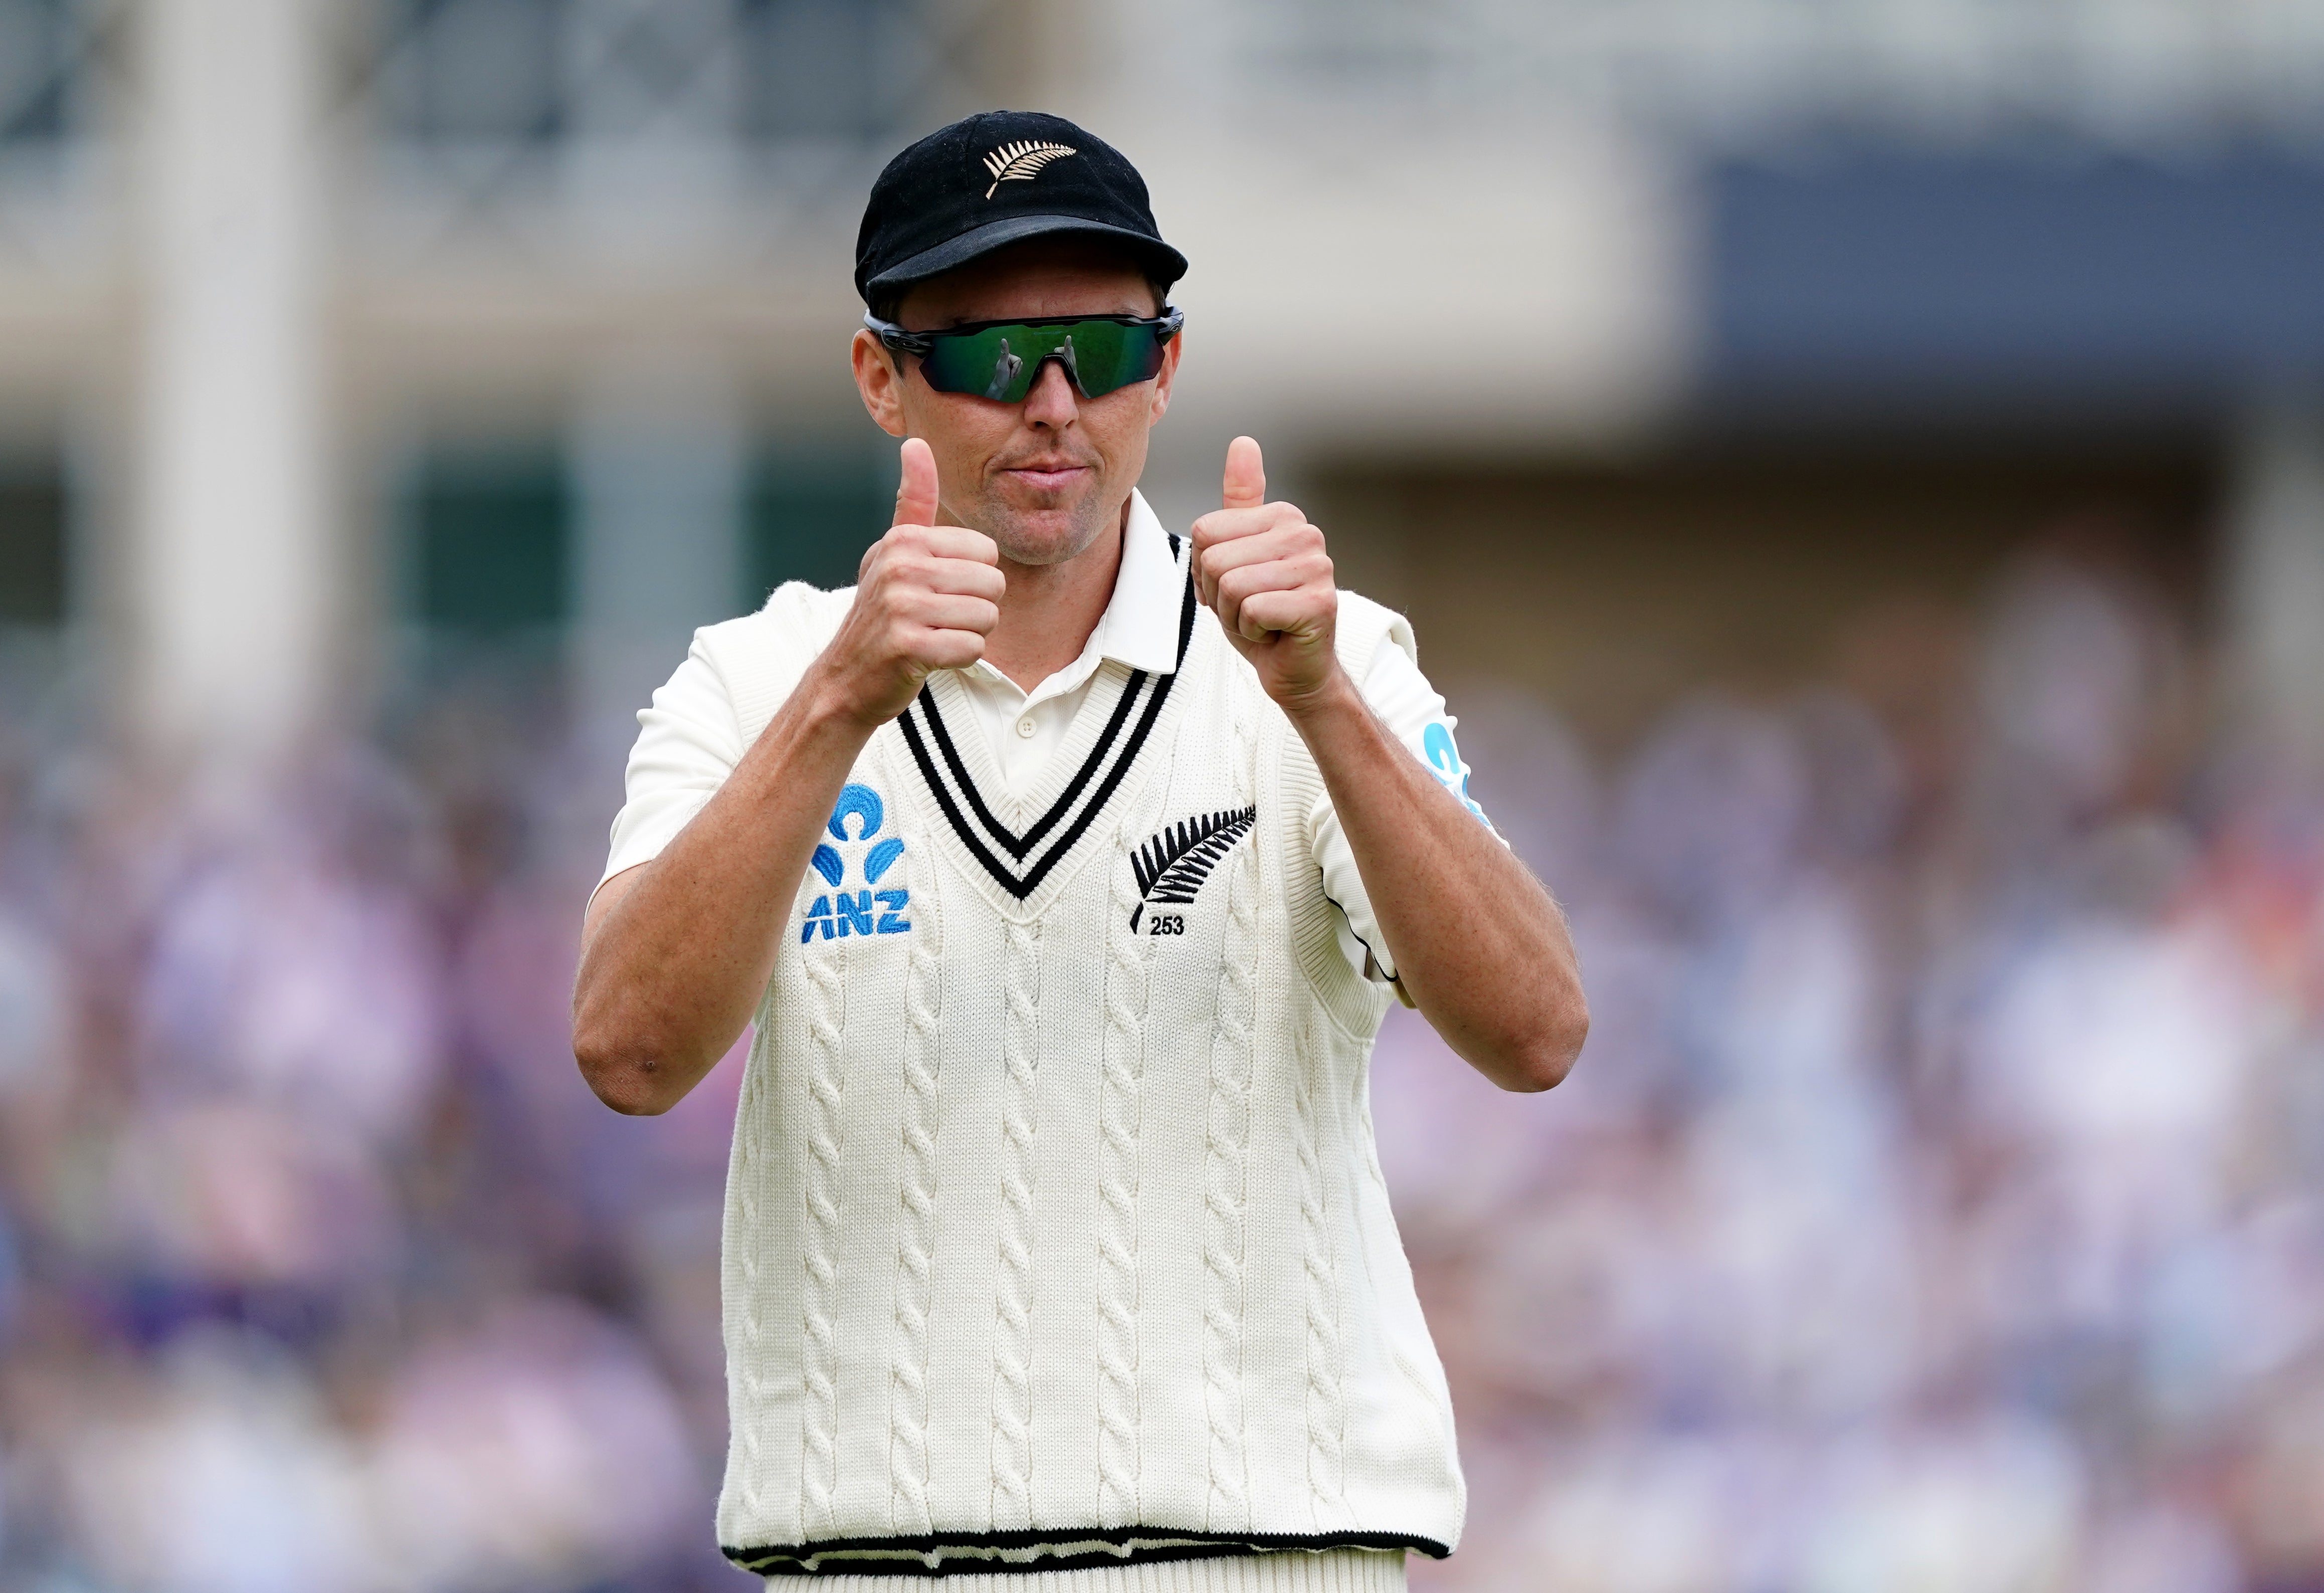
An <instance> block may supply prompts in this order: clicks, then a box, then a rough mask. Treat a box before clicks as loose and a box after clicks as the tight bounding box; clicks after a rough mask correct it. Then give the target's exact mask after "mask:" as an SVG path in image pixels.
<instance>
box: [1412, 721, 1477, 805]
mask: <svg viewBox="0 0 2324 1593" xmlns="http://www.w3.org/2000/svg"><path fill="white" fill-rule="evenodd" d="M1420 745H1421V748H1422V750H1424V751H1425V752H1426V753H1427V755H1428V769H1429V772H1430V773H1431V774H1434V776H1435V777H1436V778H1437V781H1438V783H1440V784H1441V785H1443V787H1444V788H1445V789H1446V790H1448V791H1450V792H1452V795H1453V796H1458V797H1459V798H1460V799H1461V806H1463V807H1465V808H1467V809H1468V810H1469V811H1470V812H1471V813H1472V814H1474V815H1476V816H1477V817H1478V818H1479V819H1480V820H1482V819H1485V810H1484V809H1483V808H1481V807H1480V806H1477V804H1476V802H1475V801H1474V799H1472V798H1471V796H1470V795H1469V766H1468V765H1467V764H1465V763H1463V762H1462V761H1461V749H1460V748H1459V747H1457V746H1455V745H1454V744H1453V741H1452V726H1451V725H1449V724H1447V723H1444V722H1443V720H1441V719H1432V720H1430V721H1429V722H1428V728H1427V729H1426V730H1425V731H1423V732H1420ZM1485 822H1487V823H1490V822H1491V821H1490V820H1485Z"/></svg>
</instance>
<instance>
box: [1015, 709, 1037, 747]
mask: <svg viewBox="0 0 2324 1593" xmlns="http://www.w3.org/2000/svg"><path fill="white" fill-rule="evenodd" d="M1033 730H1034V725H1033V718H1032V715H1030V714H1027V715H1026V716H1025V717H1024V718H1022V719H1020V720H1019V721H1018V722H1017V733H1018V734H1019V735H1020V736H1023V737H1024V738H1025V739H1026V740H1027V741H1031V740H1032V739H1033Z"/></svg>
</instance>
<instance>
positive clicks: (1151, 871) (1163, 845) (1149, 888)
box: [1130, 806, 1259, 935]
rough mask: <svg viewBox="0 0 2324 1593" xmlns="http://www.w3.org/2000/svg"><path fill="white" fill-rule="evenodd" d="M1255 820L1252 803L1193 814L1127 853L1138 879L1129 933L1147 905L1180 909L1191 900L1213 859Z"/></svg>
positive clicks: (1216, 861)
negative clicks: (1234, 807)
mask: <svg viewBox="0 0 2324 1593" xmlns="http://www.w3.org/2000/svg"><path fill="white" fill-rule="evenodd" d="M1258 822H1259V809H1258V808H1257V807H1256V806H1251V807H1246V808H1242V809H1240V811H1237V810H1234V809H1226V810H1222V811H1221V812H1218V813H1203V814H1196V815H1194V817H1192V818H1184V819H1180V820H1179V821H1178V822H1177V823H1176V824H1172V825H1170V826H1169V827H1168V828H1167V829H1165V830H1163V831H1162V833H1159V834H1157V835H1156V836H1154V837H1153V838H1152V839H1151V840H1149V841H1148V842H1147V843H1146V844H1145V845H1143V846H1141V847H1139V849H1138V850H1137V851H1136V852H1133V853H1131V854H1130V871H1131V872H1132V873H1134V874H1136V875H1137V877H1138V895H1139V903H1138V905H1137V906H1136V907H1132V908H1130V933H1132V934H1133V935H1134V934H1136V933H1137V931H1138V920H1139V917H1140V916H1143V915H1144V913H1145V911H1146V909H1147V908H1148V907H1150V906H1153V905H1154V904H1156V903H1167V904H1169V905H1170V906H1173V907H1184V906H1185V905H1186V904H1187V903H1188V902H1191V901H1193V900H1194V893H1195V892H1196V891H1198V890H1200V889H1202V888H1203V880H1205V879H1209V878H1210V877H1211V870H1213V869H1215V868H1217V867H1218V866H1219V860H1220V859H1221V858H1222V857H1224V856H1226V854H1227V853H1228V852H1231V851H1233V850H1234V843H1236V842H1238V841H1240V840H1241V839H1242V838H1243V837H1244V836H1245V835H1248V834H1250V827H1251V825H1252V824H1256V823H1258Z"/></svg>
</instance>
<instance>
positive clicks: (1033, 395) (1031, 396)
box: [1025, 358, 1081, 430]
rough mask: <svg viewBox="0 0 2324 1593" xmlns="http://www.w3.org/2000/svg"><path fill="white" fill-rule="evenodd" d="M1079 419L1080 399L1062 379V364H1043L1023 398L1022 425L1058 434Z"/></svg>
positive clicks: (1063, 365) (1066, 380) (1063, 377)
mask: <svg viewBox="0 0 2324 1593" xmlns="http://www.w3.org/2000/svg"><path fill="white" fill-rule="evenodd" d="M1080 415H1081V395H1080V394H1079V393H1077V392H1075V391H1074V384H1073V382H1071V381H1069V380H1068V379H1067V378H1066V376H1065V364H1064V362H1063V361H1061V360H1057V359H1054V358H1052V359H1046V360H1043V361H1042V362H1041V370H1040V373H1039V374H1038V375H1037V376H1035V377H1034V378H1033V386H1032V388H1031V390H1030V391H1028V392H1027V393H1026V394H1025V423H1026V424H1027V425H1028V426H1047V427H1051V428H1056V429H1059V430H1062V429H1064V428H1065V427H1068V426H1071V425H1072V424H1073V423H1074V420H1075V419H1079V418H1080Z"/></svg>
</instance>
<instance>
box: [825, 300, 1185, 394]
mask: <svg viewBox="0 0 2324 1593" xmlns="http://www.w3.org/2000/svg"><path fill="white" fill-rule="evenodd" d="M1084 321H1111V322H1112V323H1113V324H1114V325H1115V326H1117V327H1150V328H1151V329H1152V330H1153V332H1154V341H1155V343H1156V345H1157V346H1159V345H1166V344H1167V343H1168V342H1169V341H1170V339H1171V338H1173V337H1176V336H1177V335H1178V332H1179V330H1180V329H1181V328H1182V327H1185V324H1186V312H1185V310H1183V309H1180V308H1178V307H1177V306H1176V305H1175V304H1173V305H1166V306H1164V307H1163V310H1162V313H1161V314H1160V315H1158V316H1035V317H1033V318H1029V319H1027V320H1001V321H969V322H966V323H964V324H963V325H961V326H957V327H945V328H943V329H942V330H941V331H936V332H909V331H906V330H905V329H904V328H903V327H899V326H898V325H897V324H896V323H895V322H893V321H883V320H881V318H879V317H878V316H875V315H873V314H871V312H870V311H869V310H867V311H865V312H864V315H863V327H864V329H865V330H866V331H868V332H870V333H871V335H872V336H875V337H877V338H878V339H879V340H880V342H881V345H882V346H884V347H887V348H890V349H893V350H894V351H895V352H896V353H898V354H913V355H922V356H926V355H929V354H932V353H934V352H935V351H936V339H937V338H939V337H971V336H975V335H976V334H977V333H980V332H989V331H991V329H992V328H993V327H1074V326H1079V325H1081V324H1082V323H1083V322H1084ZM1048 357H1049V358H1051V359H1055V358H1056V357H1057V356H1056V355H1050V356H1048ZM1066 374H1067V375H1068V376H1071V377H1072V378H1073V381H1074V386H1076V387H1079V386H1080V385H1081V378H1080V377H1079V376H1078V375H1077V374H1075V373H1074V372H1073V371H1072V370H1071V369H1070V368H1068V370H1067V372H1066ZM1149 380H1150V378H1149ZM1107 391H1112V390H1111V389H1108V390H1107ZM1086 396H1088V395H1087V394H1086V393H1084V397H1086Z"/></svg>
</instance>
